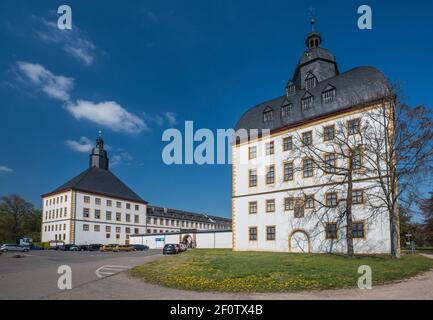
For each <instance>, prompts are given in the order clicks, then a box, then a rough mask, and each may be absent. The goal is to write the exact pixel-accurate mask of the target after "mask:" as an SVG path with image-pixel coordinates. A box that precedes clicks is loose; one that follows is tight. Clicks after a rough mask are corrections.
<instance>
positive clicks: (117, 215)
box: [116, 212, 122, 221]
mask: <svg viewBox="0 0 433 320" xmlns="http://www.w3.org/2000/svg"><path fill="white" fill-rule="evenodd" d="M121 220H122V215H121V213H120V212H116V221H121Z"/></svg>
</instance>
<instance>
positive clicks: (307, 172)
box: [302, 159, 314, 178]
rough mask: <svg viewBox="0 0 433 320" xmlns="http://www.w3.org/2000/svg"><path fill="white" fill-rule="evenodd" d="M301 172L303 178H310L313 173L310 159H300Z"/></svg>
mask: <svg viewBox="0 0 433 320" xmlns="http://www.w3.org/2000/svg"><path fill="white" fill-rule="evenodd" d="M302 174H303V176H304V178H310V177H312V176H313V174H314V169H313V160H311V159H304V160H302Z"/></svg>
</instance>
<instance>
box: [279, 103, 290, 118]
mask: <svg viewBox="0 0 433 320" xmlns="http://www.w3.org/2000/svg"><path fill="white" fill-rule="evenodd" d="M291 115H292V104H291V103H289V102H287V103H286V104H284V105H283V106H281V117H282V118H288V117H290V116H291Z"/></svg>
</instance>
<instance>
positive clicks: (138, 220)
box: [134, 215, 174, 225]
mask: <svg viewBox="0 0 433 320" xmlns="http://www.w3.org/2000/svg"><path fill="white" fill-rule="evenodd" d="M172 222H174V221H172ZM134 223H140V216H139V215H134ZM172 225H174V224H173V223H172Z"/></svg>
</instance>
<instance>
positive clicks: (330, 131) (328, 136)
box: [323, 126, 335, 142]
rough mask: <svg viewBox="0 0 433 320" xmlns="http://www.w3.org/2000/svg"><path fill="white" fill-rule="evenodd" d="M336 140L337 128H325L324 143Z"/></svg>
mask: <svg viewBox="0 0 433 320" xmlns="http://www.w3.org/2000/svg"><path fill="white" fill-rule="evenodd" d="M334 138H335V127H334V126H327V127H324V128H323V141H325V142H326V141H333V140H334Z"/></svg>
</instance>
